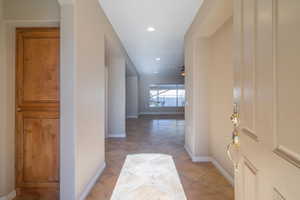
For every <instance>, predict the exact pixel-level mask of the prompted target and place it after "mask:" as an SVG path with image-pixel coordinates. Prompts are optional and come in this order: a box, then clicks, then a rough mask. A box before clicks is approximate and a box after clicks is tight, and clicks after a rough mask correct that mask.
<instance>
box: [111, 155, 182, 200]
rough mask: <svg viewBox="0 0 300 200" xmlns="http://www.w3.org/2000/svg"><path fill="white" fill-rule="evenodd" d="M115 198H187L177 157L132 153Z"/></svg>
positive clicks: (123, 199) (120, 178) (126, 161)
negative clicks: (175, 160) (176, 162)
mask: <svg viewBox="0 0 300 200" xmlns="http://www.w3.org/2000/svg"><path fill="white" fill-rule="evenodd" d="M111 200H186V196H185V194H184V191H183V187H182V185H181V183H180V179H179V176H178V173H177V170H176V167H175V163H174V161H173V158H172V157H171V156H169V155H162V154H136V155H128V156H127V158H126V160H125V163H124V166H123V168H122V171H121V174H120V176H119V179H118V181H117V184H116V186H115V189H114V191H113V194H112V197H111Z"/></svg>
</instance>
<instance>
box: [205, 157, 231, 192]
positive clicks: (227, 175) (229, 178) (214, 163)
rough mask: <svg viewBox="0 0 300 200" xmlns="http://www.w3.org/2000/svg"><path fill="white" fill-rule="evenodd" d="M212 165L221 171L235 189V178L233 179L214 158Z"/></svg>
mask: <svg viewBox="0 0 300 200" xmlns="http://www.w3.org/2000/svg"><path fill="white" fill-rule="evenodd" d="M211 160H212V161H211V162H212V164H213V165H214V166H215V167H216V168H217V169H218V170H219V172H220V173H221V174H222V175H223V176H224V177H225V178H226V179H227V181H228V182H229V183H230V184H231V185H232V187H234V177H232V176H231V175H230V174H229V173H228V172H227V171H226V170H225V169H224V168H223V167H222V165H221V164H220V163H219V162H218V161H217V160H216V159H214V158H212V159H211Z"/></svg>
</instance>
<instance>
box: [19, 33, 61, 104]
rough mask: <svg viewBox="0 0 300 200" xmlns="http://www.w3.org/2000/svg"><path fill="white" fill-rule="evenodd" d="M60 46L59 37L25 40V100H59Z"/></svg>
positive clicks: (28, 38)
mask: <svg viewBox="0 0 300 200" xmlns="http://www.w3.org/2000/svg"><path fill="white" fill-rule="evenodd" d="M58 46H59V39H58V38H54V39H51V40H50V39H49V38H46V39H44V38H41V39H39V38H38V39H37V38H33V37H32V38H30V37H26V39H25V40H24V49H23V52H24V62H23V86H24V88H23V95H24V96H23V101H25V102H31V101H34V102H36V101H42V102H45V101H46V102H47V101H48V102H51V101H54V102H58V99H59V96H58V68H57V65H58V62H59V60H58V59H59V58H58V55H57V54H56V52H57V49H58ZM49 55H53V56H49Z"/></svg>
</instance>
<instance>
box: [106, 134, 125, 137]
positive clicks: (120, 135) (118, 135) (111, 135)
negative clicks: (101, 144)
mask: <svg viewBox="0 0 300 200" xmlns="http://www.w3.org/2000/svg"><path fill="white" fill-rule="evenodd" d="M108 138H126V133H117V134H113V133H111V134H108Z"/></svg>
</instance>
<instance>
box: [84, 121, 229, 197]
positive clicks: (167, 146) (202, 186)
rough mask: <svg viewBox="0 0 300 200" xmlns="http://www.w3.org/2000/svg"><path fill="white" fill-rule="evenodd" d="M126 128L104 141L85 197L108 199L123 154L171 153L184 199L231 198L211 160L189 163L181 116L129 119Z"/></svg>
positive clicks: (122, 161) (116, 177)
mask: <svg viewBox="0 0 300 200" xmlns="http://www.w3.org/2000/svg"><path fill="white" fill-rule="evenodd" d="M126 131H127V138H126V139H107V140H106V162H107V163H106V164H107V167H106V169H105V170H104V172H103V174H102V175H101V177H100V178H99V180H98V182H97V184H96V185H95V187H94V188H93V189H92V191H91V193H90V195H89V196H88V198H87V200H109V199H110V197H111V194H112V192H113V189H114V187H115V184H116V181H117V179H118V176H119V174H120V171H121V168H122V166H123V163H124V161H125V158H126V155H128V154H136V153H163V154H169V155H172V156H173V158H174V161H175V164H176V168H177V171H178V173H179V176H180V179H181V182H182V185H183V188H184V190H185V193H186V196H187V199H188V200H233V199H234V194H233V193H234V192H233V188H232V187H231V185H230V184H229V183H228V182H227V180H226V179H225V178H224V177H223V176H222V175H221V174H220V173H219V172H218V170H217V169H216V168H215V167H214V166H213V165H212V164H211V163H193V162H192V161H191V159H190V158H189V156H188V154H187V153H186V151H185V149H184V120H183V117H181V116H177V117H169V116H164V117H162V116H151V117H149V116H142V117H141V118H140V119H129V120H127V130H126ZM139 200H142V199H139Z"/></svg>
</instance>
